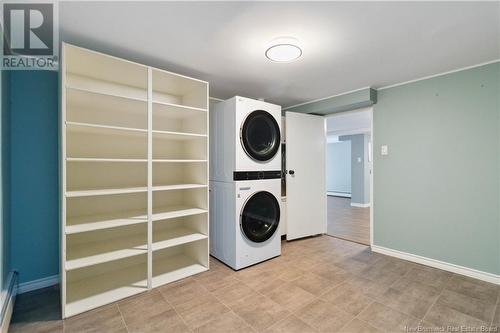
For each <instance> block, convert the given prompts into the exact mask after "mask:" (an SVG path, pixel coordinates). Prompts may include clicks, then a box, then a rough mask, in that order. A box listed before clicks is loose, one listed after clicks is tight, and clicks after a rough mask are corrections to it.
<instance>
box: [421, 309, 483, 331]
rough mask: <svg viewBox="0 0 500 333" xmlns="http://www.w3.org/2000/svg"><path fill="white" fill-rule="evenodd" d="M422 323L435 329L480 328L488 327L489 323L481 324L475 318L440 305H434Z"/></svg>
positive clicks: (481, 322)
mask: <svg viewBox="0 0 500 333" xmlns="http://www.w3.org/2000/svg"><path fill="white" fill-rule="evenodd" d="M424 322H425V323H426V324H430V325H434V326H436V327H446V326H451V327H460V326H465V327H476V328H480V327H487V326H489V323H486V322H483V321H481V320H479V319H477V318H474V317H472V316H469V315H467V314H465V313H462V312H460V311H457V310H455V309H453V308H450V307H448V306H445V305H443V304H440V303H436V304H434V305H433V306H432V307H431V308H430V310H429V312H428V313H427V314H426V315H425V317H424ZM458 332H459V331H458Z"/></svg>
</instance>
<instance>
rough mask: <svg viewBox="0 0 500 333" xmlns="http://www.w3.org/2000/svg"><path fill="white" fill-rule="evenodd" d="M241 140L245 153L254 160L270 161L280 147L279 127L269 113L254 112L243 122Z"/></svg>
mask: <svg viewBox="0 0 500 333" xmlns="http://www.w3.org/2000/svg"><path fill="white" fill-rule="evenodd" d="M240 140H241V144H242V145H243V148H244V150H245V152H246V153H247V155H248V156H250V157H251V158H252V159H254V160H257V161H260V162H265V161H269V160H271V159H272V158H273V157H274V156H275V155H276V152H277V151H278V149H279V147H280V143H281V142H280V141H281V139H280V128H279V125H278V123H277V122H276V120H275V119H274V117H273V116H272V115H271V114H270V113H269V112H266V111H263V110H257V111H253V112H252V113H250V114H249V115H248V116H247V117H246V118H245V121H244V122H243V126H242V127H241V129H240Z"/></svg>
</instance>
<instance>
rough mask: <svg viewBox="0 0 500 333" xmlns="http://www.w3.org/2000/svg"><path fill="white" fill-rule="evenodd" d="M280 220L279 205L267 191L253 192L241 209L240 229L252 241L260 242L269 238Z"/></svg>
mask: <svg viewBox="0 0 500 333" xmlns="http://www.w3.org/2000/svg"><path fill="white" fill-rule="evenodd" d="M279 222H280V205H279V203H278V200H276V198H275V197H274V195H272V194H271V193H269V192H265V191H262V192H257V193H255V194H253V195H252V196H251V197H250V198H249V199H248V200H247V202H246V203H245V206H243V209H242V211H241V222H240V225H241V230H242V231H243V233H244V234H245V236H246V237H247V238H248V239H249V240H251V241H252V242H256V243H262V242H265V241H266V240H268V239H269V238H271V237H272V236H273V235H274V233H275V231H276V230H277V229H278V225H279Z"/></svg>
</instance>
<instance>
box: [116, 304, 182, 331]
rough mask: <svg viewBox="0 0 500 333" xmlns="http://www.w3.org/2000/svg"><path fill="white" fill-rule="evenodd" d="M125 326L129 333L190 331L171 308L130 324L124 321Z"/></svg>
mask: <svg viewBox="0 0 500 333" xmlns="http://www.w3.org/2000/svg"><path fill="white" fill-rule="evenodd" d="M126 324H127V329H128V332H129V333H155V332H169V333H180V332H190V329H189V328H188V327H187V325H186V324H185V323H184V321H183V320H182V318H181V317H180V316H179V315H178V314H177V313H176V312H175V310H174V309H173V308H171V309H170V310H166V311H163V312H160V313H157V314H156V315H153V316H147V317H145V318H144V320H135V321H133V322H131V323H129V322H127V321H126Z"/></svg>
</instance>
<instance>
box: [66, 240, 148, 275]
mask: <svg viewBox="0 0 500 333" xmlns="http://www.w3.org/2000/svg"><path fill="white" fill-rule="evenodd" d="M144 238H145V236H143V235H137V236H129V237H122V238H119V239H112V240H101V241H97V242H92V243H84V244H79V245H74V248H73V249H67V250H66V253H67V254H68V253H71V257H72V258H74V259H66V267H65V268H66V270H67V271H71V270H73V269H78V268H82V267H88V266H92V265H97V264H102V263H106V262H110V261H114V260H119V259H124V258H128V257H132V256H136V255H140V254H144V253H147V250H148V246H147V244H146V243H147V242H146V240H145V239H144Z"/></svg>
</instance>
